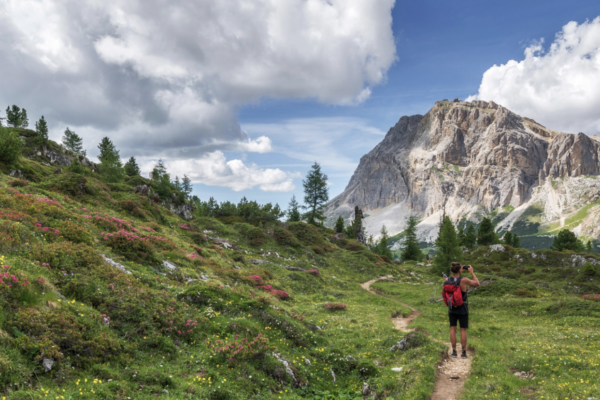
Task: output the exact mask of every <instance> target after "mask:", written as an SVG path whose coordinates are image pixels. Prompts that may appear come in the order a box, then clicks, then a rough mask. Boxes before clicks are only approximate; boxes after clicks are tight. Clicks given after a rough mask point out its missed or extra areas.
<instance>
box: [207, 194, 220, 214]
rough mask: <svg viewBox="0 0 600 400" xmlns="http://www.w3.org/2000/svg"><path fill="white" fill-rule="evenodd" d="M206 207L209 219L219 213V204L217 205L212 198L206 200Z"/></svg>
mask: <svg viewBox="0 0 600 400" xmlns="http://www.w3.org/2000/svg"><path fill="white" fill-rule="evenodd" d="M206 205H207V210H208V215H209V216H211V217H214V216H215V215H216V213H217V212H218V211H219V203H217V201H216V200H215V199H214V197H212V196H211V197H210V199H208V203H207V204H206Z"/></svg>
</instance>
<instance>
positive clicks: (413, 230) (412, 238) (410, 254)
mask: <svg viewBox="0 0 600 400" xmlns="http://www.w3.org/2000/svg"><path fill="white" fill-rule="evenodd" d="M418 223H419V220H418V219H417V217H415V216H414V215H411V216H410V217H408V221H407V224H406V229H405V230H404V232H405V236H404V240H403V241H402V245H403V246H404V250H403V251H402V261H406V260H415V261H421V260H422V259H423V252H422V251H421V248H420V247H419V239H418V238H417V224H418Z"/></svg>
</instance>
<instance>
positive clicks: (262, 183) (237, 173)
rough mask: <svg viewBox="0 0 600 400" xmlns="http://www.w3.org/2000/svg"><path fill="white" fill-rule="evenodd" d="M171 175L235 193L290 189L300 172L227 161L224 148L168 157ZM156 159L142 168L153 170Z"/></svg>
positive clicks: (284, 190) (285, 190)
mask: <svg viewBox="0 0 600 400" xmlns="http://www.w3.org/2000/svg"><path fill="white" fill-rule="evenodd" d="M165 164H166V166H167V169H168V171H169V172H170V173H171V177H172V178H174V177H175V176H178V177H180V178H182V177H183V175H184V174H185V175H187V176H188V177H189V178H190V179H191V180H192V183H203V184H205V185H213V186H222V187H228V188H230V189H233V190H234V191H236V192H239V191H242V190H246V189H252V188H254V187H255V186H258V187H259V188H260V189H261V190H264V191H266V192H291V191H292V190H294V189H295V186H294V182H293V180H294V178H299V177H300V174H298V173H290V172H285V171H282V170H280V169H279V168H260V167H258V166H257V165H256V164H248V165H246V164H244V162H243V161H242V160H230V161H227V159H226V158H225V155H224V154H223V152H221V151H214V152H212V153H208V154H204V155H202V156H201V157H198V158H194V159H187V160H186V159H179V160H167V161H166V162H165ZM153 166H154V162H153V161H148V162H145V163H143V164H142V170H143V171H144V172H146V173H148V172H150V171H151V170H152V168H153Z"/></svg>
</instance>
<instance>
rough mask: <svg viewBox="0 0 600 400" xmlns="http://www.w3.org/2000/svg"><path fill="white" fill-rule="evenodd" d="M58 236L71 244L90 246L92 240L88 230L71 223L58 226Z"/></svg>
mask: <svg viewBox="0 0 600 400" xmlns="http://www.w3.org/2000/svg"><path fill="white" fill-rule="evenodd" d="M60 234H61V235H62V236H63V237H64V238H65V239H67V240H70V241H71V242H73V243H85V244H88V245H92V244H93V242H94V240H93V239H92V233H91V232H90V231H89V229H86V228H84V227H82V226H80V225H77V224H75V223H73V222H69V221H64V222H62V223H61V224H60Z"/></svg>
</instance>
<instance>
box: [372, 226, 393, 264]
mask: <svg viewBox="0 0 600 400" xmlns="http://www.w3.org/2000/svg"><path fill="white" fill-rule="evenodd" d="M379 233H380V234H381V236H380V237H379V240H378V241H377V245H376V246H375V250H374V253H376V254H379V255H380V256H386V257H387V258H389V259H390V260H391V259H392V257H393V254H392V251H391V250H390V249H389V247H388V246H389V240H390V236H389V234H388V231H387V229H386V227H385V225H383V226H382V227H381V231H380V232H379Z"/></svg>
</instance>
